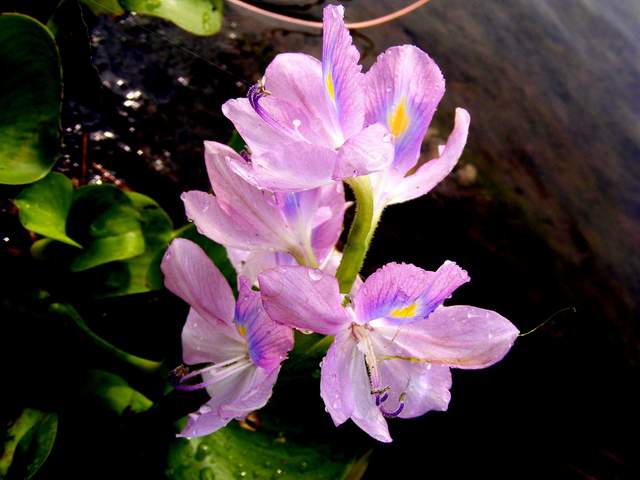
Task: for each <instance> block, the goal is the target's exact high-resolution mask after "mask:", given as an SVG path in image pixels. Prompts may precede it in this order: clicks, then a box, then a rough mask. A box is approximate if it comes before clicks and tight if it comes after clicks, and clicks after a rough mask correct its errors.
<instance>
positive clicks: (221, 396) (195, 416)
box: [179, 363, 279, 437]
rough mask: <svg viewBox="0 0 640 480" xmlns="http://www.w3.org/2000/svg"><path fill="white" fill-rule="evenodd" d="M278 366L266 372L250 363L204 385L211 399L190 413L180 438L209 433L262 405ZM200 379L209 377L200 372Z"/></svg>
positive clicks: (265, 400) (276, 374) (267, 395)
mask: <svg viewBox="0 0 640 480" xmlns="http://www.w3.org/2000/svg"><path fill="white" fill-rule="evenodd" d="M278 372H279V369H275V370H273V371H270V372H269V371H267V370H264V369H262V368H259V367H255V366H253V365H252V364H250V363H249V364H247V366H246V367H245V368H243V369H241V370H238V371H236V372H235V373H234V374H233V375H229V376H227V377H225V378H224V379H222V380H221V381H218V382H215V383H212V384H211V385H209V386H208V387H207V393H208V394H209V395H210V396H211V399H210V400H209V401H208V402H207V403H206V404H205V405H203V406H202V407H200V409H199V410H198V411H197V412H194V413H192V414H190V415H189V421H188V423H187V426H186V427H185V429H184V430H183V431H182V432H181V433H180V435H179V436H182V437H199V436H202V435H208V434H210V433H213V432H215V431H216V430H218V429H220V428H222V427H224V426H225V425H226V424H227V423H229V421H230V420H231V419H233V418H238V417H244V416H246V415H248V414H249V413H250V412H252V411H253V410H257V409H259V408H262V407H263V406H264V405H265V404H266V403H267V400H268V399H269V397H270V396H271V391H272V389H273V384H274V383H275V381H276V379H277V376H278ZM203 379H204V380H205V381H206V380H207V379H208V376H207V374H203Z"/></svg>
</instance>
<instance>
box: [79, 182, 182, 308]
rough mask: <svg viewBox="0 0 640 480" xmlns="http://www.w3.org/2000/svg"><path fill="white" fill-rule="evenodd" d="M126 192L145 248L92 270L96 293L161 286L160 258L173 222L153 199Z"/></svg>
mask: <svg viewBox="0 0 640 480" xmlns="http://www.w3.org/2000/svg"><path fill="white" fill-rule="evenodd" d="M127 196H128V197H129V199H130V200H131V203H132V206H133V208H134V209H135V210H136V212H137V213H138V218H139V221H140V225H141V228H142V233H143V236H144V241H145V250H144V252H143V253H142V254H140V255H138V256H135V257H132V258H130V259H128V260H125V261H122V262H113V263H110V264H108V265H104V266H103V267H100V268H98V269H96V270H95V271H93V272H92V275H93V282H94V283H95V284H96V286H97V288H96V290H95V295H96V296H98V297H107V296H116V295H131V294H135V293H143V292H148V291H151V290H158V289H161V288H162V287H163V277H162V273H161V271H160V261H161V260H162V255H163V254H164V252H165V250H166V248H167V246H168V245H169V242H170V240H171V238H172V234H173V223H172V222H171V219H170V218H169V216H168V215H167V214H166V212H165V211H164V210H163V209H162V208H160V205H158V204H157V203H156V202H155V201H154V200H153V199H151V198H149V197H147V196H146V195H142V194H140V193H135V192H128V193H127Z"/></svg>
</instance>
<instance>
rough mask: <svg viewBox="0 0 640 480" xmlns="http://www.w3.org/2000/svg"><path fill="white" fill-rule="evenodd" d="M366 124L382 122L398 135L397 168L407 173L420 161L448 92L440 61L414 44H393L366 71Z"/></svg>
mask: <svg viewBox="0 0 640 480" xmlns="http://www.w3.org/2000/svg"><path fill="white" fill-rule="evenodd" d="M365 91H366V92H367V96H366V119H365V121H366V123H367V124H372V123H376V122H380V123H382V124H384V125H386V126H387V128H388V129H389V131H390V132H391V134H392V135H393V136H394V143H395V159H394V163H393V168H394V169H395V170H397V171H399V172H400V174H402V175H404V174H405V173H406V172H407V171H408V170H409V169H410V168H411V167H413V166H414V165H415V164H416V162H417V161H418V157H419V155H420V145H421V144H422V139H423V138H424V136H425V133H426V131H427V127H428V126H429V124H430V123H431V119H432V118H433V114H434V112H435V111H436V107H437V105H438V103H440V99H441V98H442V96H443V95H444V78H443V77H442V73H441V72H440V69H439V68H438V66H437V65H436V63H435V62H434V61H433V60H432V59H431V58H430V57H429V56H428V55H427V54H426V53H425V52H423V51H422V50H420V49H419V48H417V47H415V46H413V45H402V46H399V47H391V48H389V49H388V50H387V51H385V52H384V53H382V54H380V55H379V56H378V59H377V60H376V63H375V64H374V65H373V66H372V67H371V69H370V70H369V71H368V72H367V73H366V74H365Z"/></svg>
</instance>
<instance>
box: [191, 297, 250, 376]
mask: <svg viewBox="0 0 640 480" xmlns="http://www.w3.org/2000/svg"><path fill="white" fill-rule="evenodd" d="M246 348H247V345H246V342H245V341H244V339H243V338H242V337H241V336H240V334H239V333H238V330H237V329H236V327H235V325H233V324H231V323H221V322H219V321H211V320H208V319H207V318H204V317H201V316H200V315H199V314H198V312H197V311H196V310H195V309H193V308H192V309H191V310H189V315H188V316H187V322H186V323H185V325H184V328H183V329H182V360H183V361H184V363H186V364H187V365H196V364H198V363H210V362H213V363H218V362H224V361H225V360H227V359H229V358H235V357H238V356H240V355H242V354H244V352H245V351H246Z"/></svg>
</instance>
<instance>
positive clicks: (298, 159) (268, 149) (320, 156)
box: [222, 99, 338, 191]
mask: <svg viewBox="0 0 640 480" xmlns="http://www.w3.org/2000/svg"><path fill="white" fill-rule="evenodd" d="M222 112H223V113H224V115H225V116H226V117H227V118H229V119H230V120H231V121H232V122H233V123H234V125H235V127H236V129H237V130H238V132H239V133H240V135H241V136H242V138H243V139H244V140H245V141H246V142H247V144H248V146H249V148H250V149H251V160H250V161H246V160H244V159H242V158H240V159H239V158H237V157H234V158H232V159H231V168H232V169H233V171H234V172H236V173H237V174H238V175H240V176H241V177H242V178H244V179H245V180H246V181H248V182H249V183H251V184H253V185H254V186H256V187H258V188H261V189H267V190H271V191H301V190H308V189H310V188H315V187H319V186H322V185H327V184H330V183H332V182H333V180H332V175H333V172H334V170H335V165H336V161H337V157H338V155H337V153H336V152H335V151H334V149H333V148H332V147H331V146H324V145H315V144H312V143H309V142H308V141H306V140H304V139H300V140H295V139H292V138H290V137H289V136H288V135H283V133H282V131H281V129H279V128H274V127H273V126H271V125H269V124H268V123H266V122H264V121H263V120H262V119H261V118H260V117H259V116H258V114H257V113H256V112H255V111H254V110H253V108H252V107H251V105H250V104H249V101H248V100H247V99H235V100H229V101H228V102H226V103H225V104H224V105H223V106H222Z"/></svg>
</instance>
